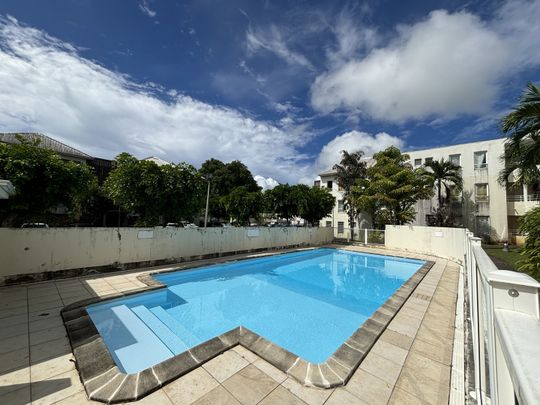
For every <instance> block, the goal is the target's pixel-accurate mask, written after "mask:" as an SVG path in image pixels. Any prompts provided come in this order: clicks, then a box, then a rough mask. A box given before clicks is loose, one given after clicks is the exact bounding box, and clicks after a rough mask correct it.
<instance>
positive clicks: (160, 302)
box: [87, 248, 424, 373]
mask: <svg viewBox="0 0 540 405" xmlns="http://www.w3.org/2000/svg"><path fill="white" fill-rule="evenodd" d="M423 264H424V262H422V261H420V260H410V259H399V258H393V257H388V256H380V255H371V254H361V253H353V252H347V251H344V250H338V249H326V248H324V249H316V250H310V251H305V252H297V253H289V254H282V255H277V256H271V257H265V258H259V259H250V260H243V261H238V262H232V263H228V264H220V265H213V266H208V267H202V268H198V269H193V270H183V271H178V272H174V273H166V274H162V275H156V276H155V278H156V279H158V280H159V281H161V282H163V283H164V284H166V285H167V288H166V289H162V290H158V291H155V292H148V293H143V294H138V295H134V296H132V297H130V298H122V299H118V300H114V301H108V302H105V303H103V304H96V305H92V306H89V307H88V308H87V311H88V314H89V315H90V317H91V318H92V320H93V321H94V323H95V325H96V327H97V329H98V330H99V332H100V334H101V336H102V337H103V339H104V341H105V343H106V344H107V346H108V348H109V350H110V352H111V354H112V355H113V357H114V359H115V361H116V363H117V365H118V366H119V368H121V369H122V370H123V371H124V372H126V373H135V372H137V371H141V370H143V369H145V368H148V367H151V366H152V365H154V364H157V363H159V362H161V361H163V360H166V359H168V358H170V357H172V356H174V355H176V354H179V353H182V352H184V351H186V350H188V349H189V348H191V347H193V346H196V345H198V344H200V343H203V342H205V341H207V340H209V339H211V338H213V337H215V336H217V335H220V334H222V333H225V332H227V331H229V330H231V329H233V328H235V327H237V326H240V325H242V326H245V327H247V328H248V329H250V330H252V331H253V332H255V333H257V334H259V335H261V336H263V337H265V338H266V339H268V340H270V341H272V342H274V343H276V344H278V345H280V346H282V347H283V348H285V349H287V350H289V351H291V352H293V353H295V354H296V355H298V356H300V357H302V358H304V359H305V360H307V361H310V362H313V363H321V362H323V361H325V360H326V359H327V358H328V357H329V356H330V355H331V354H332V353H333V352H334V351H335V350H336V349H337V348H338V347H339V346H341V344H343V342H344V341H345V340H346V339H347V338H348V337H349V336H350V335H351V334H352V333H354V331H355V330H356V329H357V328H358V327H359V326H360V325H361V324H362V323H363V322H364V321H365V320H366V319H368V318H369V317H370V316H371V314H372V313H373V312H375V311H376V310H377V308H378V307H379V306H380V305H381V304H383V303H384V302H385V301H386V299H387V298H388V297H390V296H391V295H392V294H393V293H394V291H396V290H397V289H398V288H399V287H400V286H401V285H402V284H403V283H404V282H405V281H406V280H407V279H408V278H409V277H410V276H411V275H413V274H414V273H415V272H416V270H418V269H419V268H420V267H421V266H422V265H423Z"/></svg>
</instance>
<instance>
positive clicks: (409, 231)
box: [384, 225, 467, 262]
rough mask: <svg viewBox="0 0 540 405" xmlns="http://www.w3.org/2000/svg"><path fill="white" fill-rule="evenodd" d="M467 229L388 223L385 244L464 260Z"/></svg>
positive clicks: (410, 250) (394, 247)
mask: <svg viewBox="0 0 540 405" xmlns="http://www.w3.org/2000/svg"><path fill="white" fill-rule="evenodd" d="M466 232H467V230H466V229H464V228H437V227H433V226H413V225H386V232H385V235H384V238H385V243H384V244H385V246H386V247H387V248H391V249H400V250H406V251H409V252H417V253H425V254H430V255H434V256H439V257H444V258H448V259H451V260H458V261H460V262H463V257H464V255H465V241H466V240H467V237H466Z"/></svg>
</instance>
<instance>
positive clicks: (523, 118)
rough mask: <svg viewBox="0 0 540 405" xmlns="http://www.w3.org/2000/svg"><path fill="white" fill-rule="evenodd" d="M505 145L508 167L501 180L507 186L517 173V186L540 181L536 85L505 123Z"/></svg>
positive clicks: (539, 104) (539, 114) (539, 96)
mask: <svg viewBox="0 0 540 405" xmlns="http://www.w3.org/2000/svg"><path fill="white" fill-rule="evenodd" d="M502 131H503V133H504V134H505V135H507V136H508V139H507V140H506V143H505V152H504V156H503V158H504V159H505V168H504V169H503V170H502V171H501V173H500V174H499V181H500V182H501V183H502V184H506V182H507V181H508V177H509V176H510V174H512V172H514V170H516V169H519V170H518V172H517V173H518V174H517V178H516V183H517V184H524V183H534V182H535V181H538V179H540V169H539V165H540V88H539V87H538V86H536V85H534V84H533V83H529V84H528V85H527V89H526V90H525V92H524V93H523V95H522V96H521V98H520V100H519V104H518V105H517V107H516V108H515V109H514V111H512V112H511V113H510V114H508V115H507V116H506V117H504V118H503V120H502Z"/></svg>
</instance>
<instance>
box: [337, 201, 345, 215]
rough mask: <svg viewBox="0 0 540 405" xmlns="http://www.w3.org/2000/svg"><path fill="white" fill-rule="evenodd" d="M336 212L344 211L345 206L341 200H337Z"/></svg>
mask: <svg viewBox="0 0 540 405" xmlns="http://www.w3.org/2000/svg"><path fill="white" fill-rule="evenodd" d="M337 210H338V212H343V211H345V204H344V203H343V200H339V201H338V202H337Z"/></svg>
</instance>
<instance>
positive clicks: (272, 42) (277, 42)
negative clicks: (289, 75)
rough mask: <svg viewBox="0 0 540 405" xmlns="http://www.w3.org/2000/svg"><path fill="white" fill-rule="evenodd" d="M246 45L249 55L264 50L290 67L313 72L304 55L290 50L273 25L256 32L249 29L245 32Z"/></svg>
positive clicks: (312, 67) (311, 65) (313, 68)
mask: <svg viewBox="0 0 540 405" xmlns="http://www.w3.org/2000/svg"><path fill="white" fill-rule="evenodd" d="M246 44H247V50H248V54H250V55H253V54H255V53H256V52H259V51H261V50H265V51H267V52H271V53H273V54H275V55H276V56H278V57H280V58H281V59H283V60H284V61H286V62H287V63H288V64H290V65H299V66H303V67H305V68H307V69H309V70H315V67H314V66H313V64H312V63H311V62H310V61H309V60H308V59H307V58H306V57H305V56H304V55H302V54H301V53H299V52H295V51H293V50H292V49H290V47H289V45H288V44H287V41H286V40H285V38H284V36H283V34H282V33H281V31H280V30H279V29H278V27H276V26H275V25H271V26H270V27H268V28H267V29H264V30H263V29H260V30H257V31H253V30H252V29H251V28H249V29H248V30H247V32H246Z"/></svg>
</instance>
